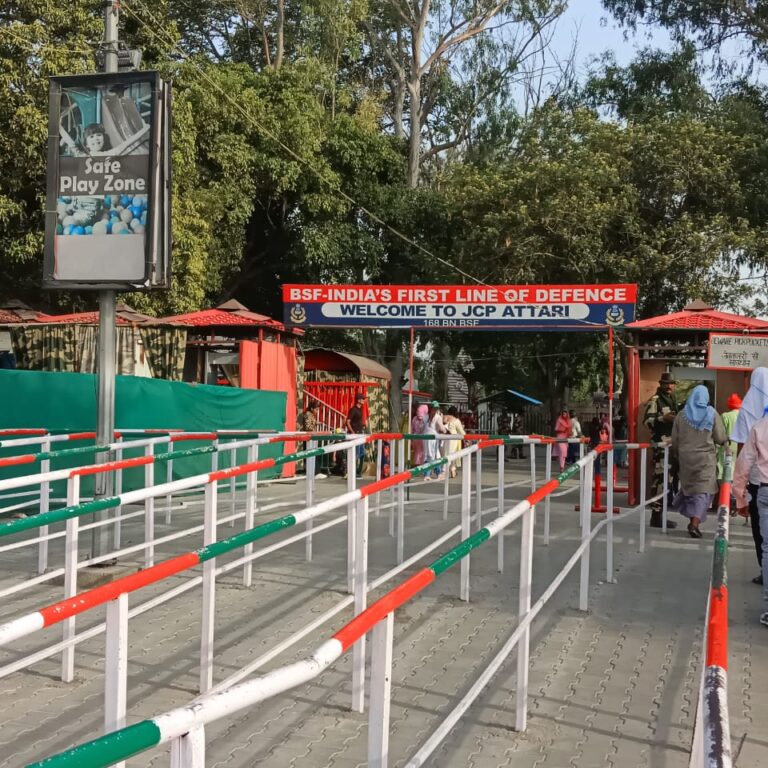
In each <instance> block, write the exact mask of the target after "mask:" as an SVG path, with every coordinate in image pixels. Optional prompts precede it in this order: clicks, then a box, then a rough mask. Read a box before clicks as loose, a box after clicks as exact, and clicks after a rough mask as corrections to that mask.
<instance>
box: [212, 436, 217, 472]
mask: <svg viewBox="0 0 768 768" xmlns="http://www.w3.org/2000/svg"><path fill="white" fill-rule="evenodd" d="M211 447H212V448H213V453H212V454H211V472H218V470H219V440H218V438H216V440H214V441H213V442H212V443H211Z"/></svg>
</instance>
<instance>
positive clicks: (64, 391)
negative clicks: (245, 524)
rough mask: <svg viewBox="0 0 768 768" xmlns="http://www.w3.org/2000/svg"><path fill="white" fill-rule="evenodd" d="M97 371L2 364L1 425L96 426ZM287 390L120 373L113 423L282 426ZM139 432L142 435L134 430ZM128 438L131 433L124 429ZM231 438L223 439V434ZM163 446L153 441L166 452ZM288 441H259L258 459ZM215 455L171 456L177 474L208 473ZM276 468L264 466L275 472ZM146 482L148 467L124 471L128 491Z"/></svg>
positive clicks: (63, 463)
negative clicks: (267, 443)
mask: <svg viewBox="0 0 768 768" xmlns="http://www.w3.org/2000/svg"><path fill="white" fill-rule="evenodd" d="M96 391H97V382H96V377H95V376H93V375H91V374H84V373H50V372H44V371H18V370H17V371H13V370H0V429H12V428H38V427H41V428H45V429H48V430H49V431H51V432H61V431H67V432H71V431H76V432H81V431H82V432H90V431H95V429H96ZM286 399H287V395H286V393H285V392H267V391H262V390H254V389H238V388H234V387H216V386H209V385H205V384H185V383H182V382H175V381H165V380H162V379H148V378H143V377H138V376H118V377H117V383H116V396H115V426H116V429H118V430H120V429H132V428H133V429H183V430H185V431H187V432H198V431H199V432H206V431H214V430H217V429H248V430H265V431H272V430H278V431H279V430H282V429H284V428H285V406H286ZM137 438H138V436H137ZM124 439H126V440H127V439H130V436H126V437H125V438H124ZM223 442H226V439H225V440H224V441H223ZM209 444H210V443H205V442H193V441H184V442H182V443H177V444H176V445H177V449H178V450H185V449H187V448H195V447H199V446H203V445H209ZM85 445H93V441H86V440H77V441H74V442H67V441H62V442H58V443H54V444H53V445H52V450H59V449H62V448H74V447H80V446H85ZM165 449H166V446H164V445H161V446H158V447H157V448H156V451H157V452H158V454H159V453H162V452H164V451H165ZM38 450H39V448H37V447H36V446H30V447H28V448H24V449H15V450H6V449H0V456H12V455H17V454H19V453H21V452H23V453H37V452H38ZM282 451H283V444H282V443H278V444H275V445H274V446H261V447H260V448H259V458H267V457H270V456H280V455H282ZM142 453H143V449H138V450H134V451H125V452H124V454H123V455H124V456H125V457H126V458H129V457H132V456H138V455H142ZM237 454H238V455H237V463H243V462H245V461H246V450H245V449H241V450H238V451H237ZM93 457H94V454H86V455H85V456H83V455H80V456H72V457H66V458H64V459H58V460H54V461H52V462H51V469H61V468H64V467H71V466H78V465H82V464H91V463H94V462H93ZM230 457H231V452H226V451H225V452H220V453H219V468H220V469H224V468H226V467H229V466H231V461H230ZM165 467H166V465H165V462H159V463H158V464H156V465H155V472H156V479H155V482H156V483H157V482H158V481H164V480H165V472H166V469H165ZM210 468H211V454H203V455H201V456H190V457H187V458H183V459H179V460H177V461H174V463H173V475H174V477H175V478H178V477H188V476H190V475H194V474H199V473H202V472H207V471H209V470H210ZM38 470H39V464H38V465H34V464H26V465H21V466H18V467H2V468H0V478H6V477H15V476H18V475H27V474H31V473H32V472H35V471H38ZM278 471H279V470H270V471H268V472H264V473H261V475H260V477H262V478H268V477H274V476H275V475H276V474H277V472H278ZM143 485H144V468H143V467H139V468H137V469H131V470H128V471H126V472H125V473H124V479H123V490H131V489H135V488H139V487H143ZM64 487H65V486H64V484H56V486H55V487H54V489H53V493H54V495H55V496H57V497H61V496H63V495H64ZM92 489H93V481H92V479H91V478H83V485H82V489H81V494H82V495H83V496H87V495H90V494H91V493H92Z"/></svg>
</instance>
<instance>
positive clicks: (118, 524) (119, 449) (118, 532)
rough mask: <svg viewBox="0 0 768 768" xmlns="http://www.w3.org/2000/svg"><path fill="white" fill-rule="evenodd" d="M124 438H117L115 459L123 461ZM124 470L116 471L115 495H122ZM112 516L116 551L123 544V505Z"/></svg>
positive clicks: (113, 511) (114, 510)
mask: <svg viewBox="0 0 768 768" xmlns="http://www.w3.org/2000/svg"><path fill="white" fill-rule="evenodd" d="M122 442H123V438H122V436H121V437H118V438H117V439H116V443H117V445H115V461H122V458H123V446H122V445H121V443H122ZM123 472H124V470H122V469H118V470H117V471H116V472H115V496H118V497H119V496H121V495H122V493H123ZM112 516H113V517H114V518H115V526H114V528H113V529H112V541H113V543H114V547H115V551H117V550H118V549H120V547H121V546H122V540H123V532H122V519H121V518H122V516H123V505H122V504H119V505H118V506H116V507H115V508H114V509H113V510H112Z"/></svg>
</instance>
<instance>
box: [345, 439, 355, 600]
mask: <svg viewBox="0 0 768 768" xmlns="http://www.w3.org/2000/svg"><path fill="white" fill-rule="evenodd" d="M355 451H356V448H355V446H352V447H351V448H347V491H348V492H349V491H354V490H355V488H356V482H357V467H356V466H355V464H356V456H355ZM355 506H356V505H355V502H354V501H352V502H350V503H349V504H347V592H349V594H350V595H351V594H352V593H353V591H354V588H355V587H354V579H355V574H354V570H355Z"/></svg>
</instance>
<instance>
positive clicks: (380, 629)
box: [368, 613, 395, 768]
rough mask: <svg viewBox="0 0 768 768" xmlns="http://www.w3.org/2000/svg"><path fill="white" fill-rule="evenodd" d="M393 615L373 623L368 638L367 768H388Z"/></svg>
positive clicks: (390, 614)
mask: <svg viewBox="0 0 768 768" xmlns="http://www.w3.org/2000/svg"><path fill="white" fill-rule="evenodd" d="M394 626H395V615H394V613H389V614H387V616H386V618H384V619H382V620H381V621H379V622H378V624H376V626H375V627H374V628H373V633H372V635H371V702H370V712H369V714H368V768H387V764H388V759H389V707H390V698H391V695H392V641H393V636H394Z"/></svg>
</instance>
